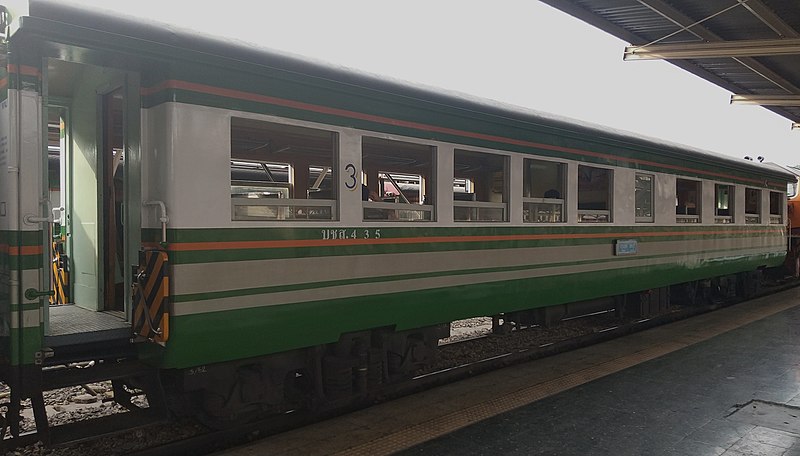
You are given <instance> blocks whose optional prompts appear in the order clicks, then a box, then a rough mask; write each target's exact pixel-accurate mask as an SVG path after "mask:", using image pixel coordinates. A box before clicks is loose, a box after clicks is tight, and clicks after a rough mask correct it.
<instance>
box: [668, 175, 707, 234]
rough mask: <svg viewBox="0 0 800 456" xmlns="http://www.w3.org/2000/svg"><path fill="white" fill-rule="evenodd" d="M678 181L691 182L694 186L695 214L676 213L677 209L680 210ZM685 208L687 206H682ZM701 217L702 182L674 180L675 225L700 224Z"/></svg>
mask: <svg viewBox="0 0 800 456" xmlns="http://www.w3.org/2000/svg"><path fill="white" fill-rule="evenodd" d="M680 181H684V182H692V183H693V184H694V185H695V187H696V188H695V201H694V204H695V207H694V209H695V212H696V214H680V213H678V208H680V207H681V206H680V204H679V203H680V199H679V194H680V193H679V192H678V183H679V182H680ZM684 207H686V208H687V212H688V206H684ZM702 217H703V181H702V180H699V179H687V178H685V177H678V176H676V178H675V223H679V224H686V223H701V222H702Z"/></svg>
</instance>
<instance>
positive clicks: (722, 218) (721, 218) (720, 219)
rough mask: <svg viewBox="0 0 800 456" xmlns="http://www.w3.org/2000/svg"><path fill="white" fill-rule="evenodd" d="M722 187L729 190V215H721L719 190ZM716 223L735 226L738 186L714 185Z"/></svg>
mask: <svg viewBox="0 0 800 456" xmlns="http://www.w3.org/2000/svg"><path fill="white" fill-rule="evenodd" d="M721 187H727V188H728V209H727V211H728V215H724V214H720V213H719V212H720V210H721V209H720V207H719V190H720V188H721ZM714 223H715V224H733V223H736V186H735V185H733V184H723V183H715V184H714Z"/></svg>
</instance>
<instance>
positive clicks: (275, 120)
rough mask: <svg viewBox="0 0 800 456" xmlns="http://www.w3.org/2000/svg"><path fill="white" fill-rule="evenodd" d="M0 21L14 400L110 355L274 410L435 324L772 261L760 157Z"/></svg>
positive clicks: (151, 27) (228, 405) (153, 36)
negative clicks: (3, 28)
mask: <svg viewBox="0 0 800 456" xmlns="http://www.w3.org/2000/svg"><path fill="white" fill-rule="evenodd" d="M11 13H12V14H13V15H14V16H17V17H18V20H15V21H14V22H13V24H12V25H11V26H10V27H8V29H7V32H8V33H7V40H6V41H5V44H4V46H5V51H6V52H5V53H4V54H3V58H4V59H5V64H3V65H2V67H3V68H4V69H6V71H5V74H4V75H3V79H2V84H3V85H2V88H3V101H2V106H0V119H1V126H2V141H0V164H1V165H2V169H3V177H2V179H0V243H2V246H0V247H1V248H2V250H0V323H2V326H1V327H0V331H2V339H0V340H2V346H1V347H2V361H3V371H2V372H3V375H4V379H5V381H6V382H7V383H8V384H10V385H11V387H12V391H13V392H14V394H13V397H12V402H14V400H18V399H21V398H25V397H32V398H34V406H35V405H36V403H37V401H38V400H39V399H37V398H40V397H41V389H42V388H46V387H48V386H49V385H51V384H59V381H58V380H53V379H52V378H53V376H55V375H57V374H55V373H54V372H57V371H53V372H51V370H49V369H47V367H48V366H50V365H53V364H64V363H67V362H72V361H85V360H94V361H95V369H99V367H103V366H105V367H109V366H111V367H115V366H116V367H118V368H117V370H111V369H110V370H109V372H112V373H113V375H112V373H109V374H108V375H109V378H113V379H114V380H115V382H117V383H116V384H124V383H126V382H131V383H135V382H132V381H131V379H133V378H137V375H138V376H139V377H140V378H144V377H143V375H144V374H141V372H139V371H135V369H134V368H133V367H131V368H130V369H129V370H125V369H122V368H121V367H119V366H118V365H119V364H120V363H121V361H120V360H124V361H125V362H129V361H130V363H129V365H130V366H139V367H140V368H145V367H146V368H147V369H150V371H149V373H148V374H147V375H150V374H152V373H153V372H155V374H153V375H154V376H153V377H148V378H155V379H156V380H157V381H158V382H160V383H161V384H163V385H164V388H165V391H166V393H167V396H168V399H177V398H179V399H185V401H184V402H185V404H194V405H199V406H201V407H202V408H203V409H205V412H206V413H207V414H210V415H216V416H218V417H223V416H225V417H230V416H235V415H237V414H240V413H241V412H244V411H247V412H250V411H281V410H286V409H289V408H295V407H297V406H298V404H299V405H302V404H303V403H305V402H309V401H310V399H309V398H312V399H313V400H316V401H319V400H320V398H326V399H332V398H340V397H346V396H351V395H358V394H362V393H364V392H365V391H368V390H369V389H370V388H371V387H373V386H374V385H380V384H382V383H385V382H389V381H391V380H392V379H393V378H395V377H403V376H406V375H409V374H410V373H412V372H414V370H415V369H416V368H417V367H419V366H420V365H421V364H425V363H427V362H429V361H430V360H431V359H432V357H433V352H434V351H435V348H436V344H437V341H438V339H439V338H440V337H443V336H446V335H447V334H448V331H449V326H448V323H449V322H451V321H453V320H457V319H462V318H467V317H474V316H492V317H495V318H496V320H497V323H498V326H500V323H503V324H504V325H511V326H513V325H514V324H533V323H550V322H551V321H552V320H554V319H557V317H558V316H559V315H560V314H563V313H564V312H568V307H569V306H566V304H570V305H572V303H583V302H596V301H597V300H599V299H602V298H614V297H619V296H631V295H634V296H639V297H640V298H641V297H643V296H645V295H647V296H650V297H651V298H648V299H651V300H652V301H653V305H652V306H651V307H653V308H659V307H660V306H663V305H664V304H665V303H666V301H667V300H668V297H669V293H668V292H667V290H669V288H670V287H673V289H674V290H675V289H686V290H690V292H689V294H690V295H691V294H692V293H694V292H693V291H691V290H693V289H694V288H695V287H696V285H697V284H698V283H701V284H702V283H703V282H704V281H709V280H712V279H713V280H718V282H717V283H724V281H723V280H719V279H717V278H720V277H723V278H724V277H736V278H737V280H736V281H738V282H743V283H748V281H750V282H751V281H752V280H751V279H752V277H753V276H755V275H756V274H755V273H754V272H755V271H758V270H760V269H763V268H768V267H772V266H777V265H780V264H781V263H782V261H783V260H784V257H785V255H786V241H787V240H786V235H787V233H786V227H785V219H786V213H785V212H786V209H785V208H786V188H787V182H790V181H791V182H793V181H794V176H792V175H791V174H788V173H786V172H784V171H782V170H780V169H777V168H774V167H770V166H767V165H764V164H760V163H753V162H749V161H745V160H735V159H732V158H726V157H723V156H720V155H715V154H712V153H708V152H704V151H700V150H697V149H693V148H689V147H685V146H680V145H676V144H671V143H667V142H662V141H658V140H653V139H648V138H642V137H639V136H636V135H633V134H629V133H625V132H620V131H615V130H611V129H608V128H604V127H601V126H592V125H586V124H585V123H575V122H572V121H570V120H568V119H564V118H559V117H556V116H551V115H547V114H542V113H538V112H534V111H529V110H526V109H521V108H517V107H513V106H506V105H500V104H496V103H492V102H489V101H485V100H479V99H475V98H471V97H467V96H463V95H458V94H453V93H449V92H446V91H442V90H438V89H431V88H421V87H416V86H413V85H410V84H406V83H401V82H397V81H392V80H388V79H384V78H380V77H376V76H372V75H365V74H361V73H358V72H355V71H350V70H345V69H341V68H339V67H335V66H327V65H324V64H321V63H318V62H313V61H309V60H305V59H302V58H298V57H294V56H289V55H283V54H279V53H276V52H273V51H268V50H264V49H260V48H257V47H252V46H248V45H244V44H241V43H233V42H229V41H226V40H220V39H215V38H210V37H207V36H202V35H200V34H193V33H188V32H186V31H182V30H176V29H174V28H172V27H170V26H166V25H157V24H153V23H149V22H144V21H138V20H133V19H128V18H121V17H118V16H115V15H114V16H112V15H110V14H103V13H98V12H96V11H89V10H82V9H78V8H74V7H68V6H65V5H64V4H62V3H51V2H46V1H35V0H32V1H31V2H30V3H29V5H28V6H27V7H25V8H23V9H22V10H21V11H18V10H11ZM7 16H8V14H5V15H4V17H7ZM48 154H49V155H50V156H51V157H52V156H53V155H54V154H57V155H58V160H53V159H51V160H48ZM48 163H50V165H49V166H48ZM54 166H57V167H58V169H57V170H56V169H53V167H54ZM55 176H57V177H55ZM53 181H57V182H56V183H55V184H54V183H53ZM52 187H55V188H56V189H57V190H58V191H57V192H55V191H51V190H52ZM51 194H56V195H58V199H59V201H57V202H53V201H51ZM676 287H678V288H676ZM653 290H655V291H656V292H653ZM617 299H619V298H617ZM565 309H566V310H565ZM644 313H647V311H646V310H645V311H644ZM506 327H509V326H506ZM111 360H113V362H112V361H111ZM131 360H135V362H133V361H131ZM98 366H99V367H98ZM142 366H144V367H142ZM62 371H63V369H62ZM86 371H92V369H86ZM120 372H122V373H120ZM94 375H95V376H98V377H102V374H100V373H97V374H94ZM64 382H65V381H62V382H61V383H64ZM139 384H140V385H141V382H140V383H139ZM120 391H121V390H120ZM231 391H240V392H241V394H238V395H231V394H230V393H231ZM234 396H235V398H233V397H234ZM175 402H179V401H175V400H172V401H171V403H175ZM12 409H13V404H12ZM42 409H43V407H42ZM10 413H11V414H12V418H13V414H14V411H13V410H12V411H11V412H10ZM12 421H13V420H12ZM40 424H42V422H41V421H40ZM12 426H13V424H12Z"/></svg>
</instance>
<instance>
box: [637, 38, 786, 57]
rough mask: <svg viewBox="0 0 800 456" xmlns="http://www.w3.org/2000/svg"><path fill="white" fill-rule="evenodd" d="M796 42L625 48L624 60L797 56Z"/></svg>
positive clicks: (717, 42)
mask: <svg viewBox="0 0 800 456" xmlns="http://www.w3.org/2000/svg"><path fill="white" fill-rule="evenodd" d="M799 54H800V39H797V38H784V39H779V40H737V41H715V42H706V43H676V44H672V43H670V44H652V45H650V46H626V47H625V54H624V56H623V59H624V60H657V59H665V60H672V59H709V58H722V57H759V56H760V57H763V56H771V55H799Z"/></svg>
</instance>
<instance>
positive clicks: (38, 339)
mask: <svg viewBox="0 0 800 456" xmlns="http://www.w3.org/2000/svg"><path fill="white" fill-rule="evenodd" d="M42 340H44V337H43V335H42V328H41V327H39V326H37V327H32V328H22V329H17V328H12V329H11V338H10V342H11V344H10V347H9V349H10V355H11V365H12V366H19V365H22V364H33V363H34V361H35V360H36V353H37V352H38V351H40V350H41V349H42Z"/></svg>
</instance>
